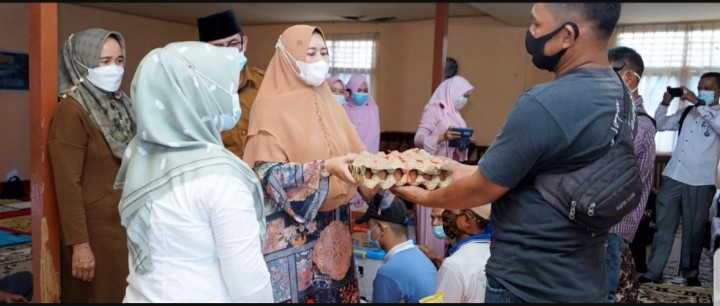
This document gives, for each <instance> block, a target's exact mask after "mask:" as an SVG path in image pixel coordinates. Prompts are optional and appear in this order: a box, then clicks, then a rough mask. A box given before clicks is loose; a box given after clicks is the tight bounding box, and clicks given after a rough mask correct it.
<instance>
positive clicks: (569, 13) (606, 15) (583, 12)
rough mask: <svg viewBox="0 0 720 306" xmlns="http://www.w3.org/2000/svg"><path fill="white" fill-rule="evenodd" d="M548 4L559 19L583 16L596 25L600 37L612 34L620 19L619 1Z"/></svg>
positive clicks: (606, 37)
mask: <svg viewBox="0 0 720 306" xmlns="http://www.w3.org/2000/svg"><path fill="white" fill-rule="evenodd" d="M547 5H548V8H549V9H550V12H551V14H552V15H553V16H555V18H556V19H557V20H558V21H560V22H565V21H569V20H570V18H569V17H579V18H583V19H584V20H585V21H588V22H589V23H591V24H593V25H594V28H595V29H594V30H595V32H596V33H597V36H598V37H599V38H601V39H606V40H607V39H609V38H610V36H612V33H613V31H615V26H616V25H617V22H618V20H619V19H620V11H621V5H620V3H619V2H597V3H595V2H591V3H548V4H547Z"/></svg>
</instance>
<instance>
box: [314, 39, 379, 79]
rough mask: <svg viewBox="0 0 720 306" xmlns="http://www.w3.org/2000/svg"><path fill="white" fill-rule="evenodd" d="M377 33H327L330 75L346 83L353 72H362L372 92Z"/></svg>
mask: <svg viewBox="0 0 720 306" xmlns="http://www.w3.org/2000/svg"><path fill="white" fill-rule="evenodd" d="M376 38H377V33H361V34H340V35H327V36H326V43H327V47H328V51H329V52H330V59H331V63H330V75H332V76H337V77H339V78H340V79H341V80H342V81H343V83H345V84H347V82H348V81H349V80H350V77H351V76H352V75H354V74H362V75H364V76H365V79H367V81H368V84H367V85H368V89H370V92H371V93H374V92H375V91H374V90H373V89H374V88H373V87H372V85H373V74H374V72H375V46H376V41H377V40H376Z"/></svg>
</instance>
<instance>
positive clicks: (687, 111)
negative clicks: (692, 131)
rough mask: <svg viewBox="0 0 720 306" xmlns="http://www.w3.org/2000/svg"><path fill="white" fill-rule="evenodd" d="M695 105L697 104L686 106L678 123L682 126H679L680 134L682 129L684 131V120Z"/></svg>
mask: <svg viewBox="0 0 720 306" xmlns="http://www.w3.org/2000/svg"><path fill="white" fill-rule="evenodd" d="M693 107H695V105H694V104H693V105H690V106H688V107H686V108H685V111H683V113H682V116H680V121H678V123H679V124H680V127H678V135H680V131H682V126H683V122H685V117H687V115H688V114H689V113H690V110H691V109H692V108H693Z"/></svg>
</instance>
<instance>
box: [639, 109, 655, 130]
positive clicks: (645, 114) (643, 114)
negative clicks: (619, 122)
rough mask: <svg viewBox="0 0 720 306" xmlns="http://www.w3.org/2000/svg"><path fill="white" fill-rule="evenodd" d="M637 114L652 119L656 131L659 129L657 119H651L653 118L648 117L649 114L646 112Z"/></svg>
mask: <svg viewBox="0 0 720 306" xmlns="http://www.w3.org/2000/svg"><path fill="white" fill-rule="evenodd" d="M637 114H638V116H645V117H647V118H648V119H650V121H652V124H653V126H654V127H655V129H657V123H656V122H655V118H653V117H651V116H650V115H648V113H646V112H641V111H638V112H637Z"/></svg>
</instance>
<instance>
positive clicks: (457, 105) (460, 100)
mask: <svg viewBox="0 0 720 306" xmlns="http://www.w3.org/2000/svg"><path fill="white" fill-rule="evenodd" d="M467 102H468V98H467V97H466V96H460V97H459V98H457V100H455V109H456V110H461V109H462V108H463V107H465V105H466V104H467Z"/></svg>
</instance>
